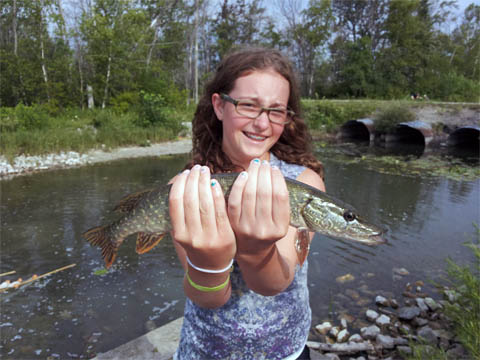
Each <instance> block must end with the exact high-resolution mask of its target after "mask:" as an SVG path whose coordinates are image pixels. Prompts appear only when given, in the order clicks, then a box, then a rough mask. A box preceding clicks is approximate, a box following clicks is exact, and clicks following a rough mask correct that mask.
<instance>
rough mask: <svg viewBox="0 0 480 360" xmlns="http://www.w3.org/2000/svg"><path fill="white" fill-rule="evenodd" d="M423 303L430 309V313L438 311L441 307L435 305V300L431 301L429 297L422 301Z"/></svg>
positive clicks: (437, 304)
mask: <svg viewBox="0 0 480 360" xmlns="http://www.w3.org/2000/svg"><path fill="white" fill-rule="evenodd" d="M423 300H424V301H425V304H426V305H427V306H428V307H429V308H430V310H432V311H436V310H438V309H440V308H441V307H442V306H441V305H440V304H439V303H437V302H436V301H435V300H433V299H432V298H431V297H426V298H425V299H423Z"/></svg>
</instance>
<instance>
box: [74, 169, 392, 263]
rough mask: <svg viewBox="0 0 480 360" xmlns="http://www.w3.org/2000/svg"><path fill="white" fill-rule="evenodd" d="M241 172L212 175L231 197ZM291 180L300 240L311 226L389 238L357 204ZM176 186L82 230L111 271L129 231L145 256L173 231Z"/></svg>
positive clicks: (370, 240) (145, 194)
mask: <svg viewBox="0 0 480 360" xmlns="http://www.w3.org/2000/svg"><path fill="white" fill-rule="evenodd" d="M238 175H239V174H238V173H219V174H212V176H211V178H212V179H216V180H217V181H218V182H219V183H220V185H221V186H222V189H223V191H224V195H225V199H227V201H228V196H229V194H230V190H231V188H232V185H233V183H234V181H235V179H236V178H237V176H238ZM285 181H286V184H287V189H288V192H289V203H290V225H291V226H294V227H296V228H297V229H299V231H301V230H303V234H304V235H303V236H300V237H299V238H300V239H305V233H306V232H305V230H306V229H308V230H309V231H312V232H317V233H319V234H323V235H326V236H329V237H333V238H337V239H341V240H349V241H353V242H357V243H361V244H365V245H370V246H373V245H378V244H382V243H385V242H386V240H385V239H384V237H383V236H382V235H383V234H384V230H383V229H382V228H380V227H378V226H376V225H374V224H372V223H369V222H367V221H366V220H365V219H363V218H362V217H361V216H360V215H359V213H358V212H357V211H356V210H355V209H354V208H353V207H352V206H350V205H348V204H346V203H344V202H343V201H341V200H339V199H336V198H334V197H333V196H331V195H329V194H327V193H325V192H323V191H320V190H318V189H316V188H314V187H312V186H310V185H307V184H304V183H302V182H300V181H297V180H294V179H290V178H288V177H286V178H285ZM170 188H171V184H167V185H162V186H158V187H155V188H150V189H145V190H142V191H139V192H136V193H133V194H130V195H127V196H126V197H124V198H123V199H121V200H120V202H119V203H118V204H117V206H116V207H115V208H114V210H115V211H119V212H121V213H123V216H122V217H120V218H119V219H117V220H116V221H114V222H112V223H111V224H108V225H103V226H97V227H93V228H91V229H89V230H87V231H86V232H84V233H83V234H82V235H83V237H84V238H85V239H86V240H87V241H88V242H89V243H90V244H91V245H93V246H98V247H100V248H101V254H102V257H103V259H104V261H105V266H106V268H107V269H108V268H110V267H111V266H112V264H113V262H114V261H115V258H116V256H117V252H118V249H119V247H120V245H121V244H122V243H123V241H124V240H125V239H126V238H127V237H128V236H129V235H131V234H137V241H136V252H137V253H138V254H144V253H146V252H148V251H150V250H151V249H153V248H154V247H155V246H156V245H157V244H158V243H159V242H160V241H161V240H162V238H163V237H164V236H165V234H167V233H168V232H170V231H171V230H172V226H171V223H170V214H169V209H168V206H169V205H168V198H169V193H170ZM299 233H301V232H299ZM297 245H298V244H297ZM302 246H303V247H305V246H304V245H302ZM307 246H309V243H308V244H307ZM297 251H301V249H297Z"/></svg>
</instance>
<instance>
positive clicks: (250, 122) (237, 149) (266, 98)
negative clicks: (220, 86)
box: [212, 70, 290, 169]
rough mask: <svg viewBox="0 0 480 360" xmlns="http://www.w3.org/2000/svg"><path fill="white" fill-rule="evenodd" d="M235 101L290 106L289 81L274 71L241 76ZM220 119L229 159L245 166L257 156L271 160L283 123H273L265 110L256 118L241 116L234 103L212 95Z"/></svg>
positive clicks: (233, 91) (235, 86)
mask: <svg viewBox="0 0 480 360" xmlns="http://www.w3.org/2000/svg"><path fill="white" fill-rule="evenodd" d="M227 95H229V96H230V97H231V98H233V99H235V100H249V101H251V102H254V103H257V104H258V105H260V106H262V107H269V108H277V107H284V108H286V107H287V104H288V99H289V96H290V84H289V83H288V81H287V79H285V78H284V77H283V76H281V75H280V74H279V73H277V72H275V71H273V70H262V71H254V72H251V73H248V74H247V75H244V76H241V77H239V78H238V79H237V80H236V81H235V84H234V87H233V89H232V91H230V93H228V94H227ZM212 103H213V107H214V110H215V113H216V115H217V118H218V119H219V120H220V121H222V122H223V139H222V150H223V151H224V152H225V153H226V154H227V155H228V157H229V158H230V160H231V161H232V162H233V163H234V164H236V165H239V166H240V167H242V168H244V169H246V168H248V165H249V163H250V161H251V160H252V159H254V158H259V159H261V160H269V159H270V155H269V150H270V149H271V148H272V146H273V145H274V144H275V143H276V142H277V140H278V139H279V138H280V136H281V135H282V132H283V128H284V125H279V124H275V123H272V122H270V121H269V120H268V116H267V113H266V112H265V111H264V112H262V114H261V115H260V116H259V117H258V118H256V119H249V118H247V117H245V116H242V115H239V114H238V113H237V112H236V110H235V105H234V104H232V103H229V102H227V101H223V100H222V99H221V98H220V95H219V94H213V96H212Z"/></svg>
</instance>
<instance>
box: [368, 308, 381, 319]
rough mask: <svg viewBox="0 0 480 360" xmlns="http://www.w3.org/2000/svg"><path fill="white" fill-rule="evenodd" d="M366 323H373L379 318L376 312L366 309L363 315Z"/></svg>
mask: <svg viewBox="0 0 480 360" xmlns="http://www.w3.org/2000/svg"><path fill="white" fill-rule="evenodd" d="M365 315H366V316H367V319H368V321H371V322H374V321H375V320H377V318H378V317H379V316H380V315H379V314H378V313H377V312H376V311H374V310H370V309H368V310H367V312H366V313H365Z"/></svg>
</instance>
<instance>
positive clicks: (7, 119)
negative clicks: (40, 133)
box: [0, 103, 50, 133]
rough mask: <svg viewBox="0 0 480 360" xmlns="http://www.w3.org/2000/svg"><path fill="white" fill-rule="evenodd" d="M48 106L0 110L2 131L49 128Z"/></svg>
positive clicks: (20, 105) (19, 106)
mask: <svg viewBox="0 0 480 360" xmlns="http://www.w3.org/2000/svg"><path fill="white" fill-rule="evenodd" d="M48 109H49V107H48V106H47V105H33V106H25V105H23V104H22V103H20V104H18V105H17V106H16V107H15V108H1V109H0V131H1V132H2V133H3V132H12V131H16V130H34V129H44V128H47V127H48V126H49V119H50V114H49V111H48Z"/></svg>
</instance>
